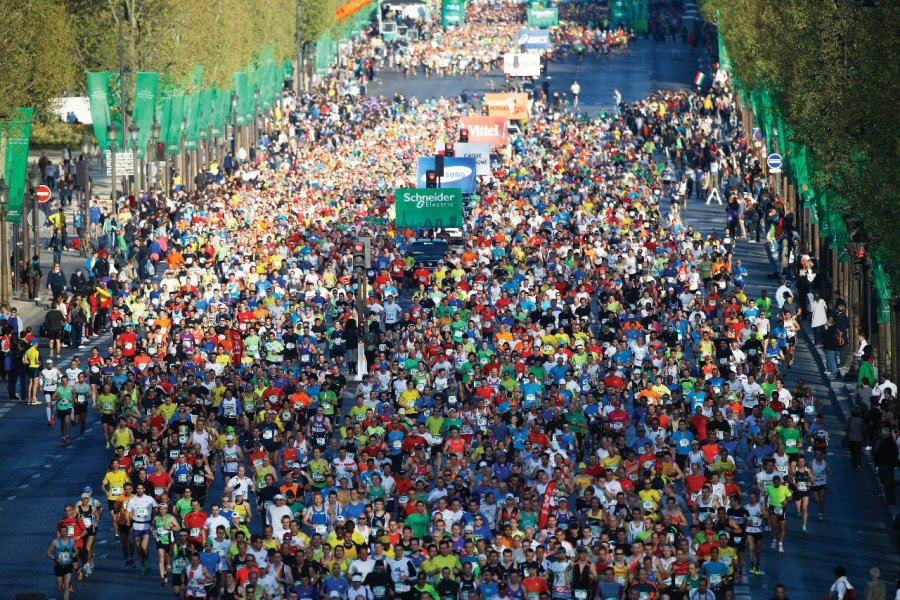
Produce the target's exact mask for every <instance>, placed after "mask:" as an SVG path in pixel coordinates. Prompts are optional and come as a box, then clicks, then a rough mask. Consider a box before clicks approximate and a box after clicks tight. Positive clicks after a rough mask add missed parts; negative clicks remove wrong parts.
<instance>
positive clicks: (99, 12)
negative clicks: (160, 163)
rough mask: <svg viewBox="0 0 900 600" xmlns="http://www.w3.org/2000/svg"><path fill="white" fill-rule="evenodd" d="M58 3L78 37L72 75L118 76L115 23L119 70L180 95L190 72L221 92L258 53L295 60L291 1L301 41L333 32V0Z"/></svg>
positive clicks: (77, 0)
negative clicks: (154, 78) (162, 83)
mask: <svg viewBox="0 0 900 600" xmlns="http://www.w3.org/2000/svg"><path fill="white" fill-rule="evenodd" d="M22 1H24V0H22ZM61 1H62V2H63V3H64V4H65V6H66V8H67V11H68V14H69V18H70V23H71V28H72V30H73V31H74V33H75V35H76V36H77V44H76V47H77V52H76V54H75V56H76V57H77V62H78V65H77V66H78V70H79V71H99V70H109V71H117V70H118V68H119V56H118V47H119V46H118V25H119V19H122V23H123V26H124V28H123V37H124V40H125V43H124V46H125V68H126V71H128V72H129V73H133V72H136V71H158V72H160V73H162V74H164V76H165V77H166V78H167V80H169V81H170V82H171V83H172V84H174V85H175V86H178V87H183V88H186V89H191V88H192V87H194V83H195V82H194V81H193V77H194V73H195V69H196V67H197V65H202V66H203V85H204V86H217V87H221V88H228V87H230V86H231V83H232V80H233V75H234V73H235V72H236V71H239V70H241V69H244V68H246V66H247V65H248V64H250V63H251V62H252V61H253V60H255V59H258V58H259V57H260V56H261V55H262V53H263V52H265V53H266V56H267V57H271V58H274V59H276V60H279V61H280V60H285V59H290V58H292V57H294V56H295V55H296V7H297V2H299V3H300V7H301V11H302V13H301V14H302V22H301V26H300V29H301V36H302V38H303V39H304V40H306V41H313V40H315V39H317V38H318V37H319V36H320V35H322V33H324V32H326V31H328V30H329V29H330V28H331V27H332V26H333V25H334V6H335V5H334V0H266V1H265V2H259V1H258V0H192V1H190V2H185V1H184V0H61ZM79 83H80V85H81V87H82V88H83V86H84V82H83V81H80V82H79ZM126 87H127V86H126Z"/></svg>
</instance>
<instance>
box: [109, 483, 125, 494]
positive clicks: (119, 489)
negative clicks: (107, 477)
mask: <svg viewBox="0 0 900 600" xmlns="http://www.w3.org/2000/svg"><path fill="white" fill-rule="evenodd" d="M109 495H110V496H121V495H122V486H119V485H114V486H112V487H111V488H109Z"/></svg>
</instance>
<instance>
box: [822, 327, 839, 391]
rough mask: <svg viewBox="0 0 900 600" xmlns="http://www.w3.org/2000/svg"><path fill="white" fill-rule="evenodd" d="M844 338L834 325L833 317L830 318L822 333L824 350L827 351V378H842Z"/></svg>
mask: <svg viewBox="0 0 900 600" xmlns="http://www.w3.org/2000/svg"><path fill="white" fill-rule="evenodd" d="M841 342H843V336H842V335H841V332H840V331H839V330H838V328H837V325H835V323H834V318H833V317H828V320H827V321H826V322H825V328H824V330H823V332H822V349H823V350H824V351H825V376H826V377H833V378H835V379H840V378H841V367H840V360H841V346H842V343H841Z"/></svg>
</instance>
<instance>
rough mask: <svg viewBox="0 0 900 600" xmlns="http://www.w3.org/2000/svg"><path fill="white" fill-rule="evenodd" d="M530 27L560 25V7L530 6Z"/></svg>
mask: <svg viewBox="0 0 900 600" xmlns="http://www.w3.org/2000/svg"><path fill="white" fill-rule="evenodd" d="M528 26H529V27H558V26H559V9H557V8H529V9H528Z"/></svg>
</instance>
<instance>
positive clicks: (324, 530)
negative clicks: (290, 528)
mask: <svg viewBox="0 0 900 600" xmlns="http://www.w3.org/2000/svg"><path fill="white" fill-rule="evenodd" d="M315 531H316V533H318V534H319V535H325V534H326V533H328V526H327V525H316V526H315Z"/></svg>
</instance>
